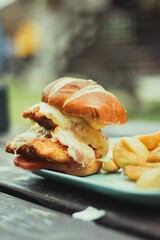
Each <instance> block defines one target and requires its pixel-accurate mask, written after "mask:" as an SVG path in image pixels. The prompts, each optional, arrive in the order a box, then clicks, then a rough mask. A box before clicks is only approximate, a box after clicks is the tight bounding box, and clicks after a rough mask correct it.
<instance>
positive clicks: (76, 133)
mask: <svg viewBox="0 0 160 240" xmlns="http://www.w3.org/2000/svg"><path fill="white" fill-rule="evenodd" d="M23 116H24V117H25V118H30V119H31V120H34V124H33V126H32V127H31V128H30V129H29V130H28V131H26V132H25V133H22V134H18V135H17V136H16V137H15V138H14V139H12V140H11V141H9V143H8V148H7V149H8V152H14V153H15V154H16V153H18V154H21V155H22V156H24V157H27V158H29V159H30V158H31V159H36V158H37V159H42V160H47V161H50V162H55V161H57V162H61V163H63V162H69V161H71V162H73V161H74V162H76V163H78V164H80V165H81V166H82V167H85V166H86V165H88V164H92V163H94V162H95V160H96V158H97V157H101V156H103V155H105V154H106V153H107V151H108V142H107V139H106V137H104V136H103V135H102V132H101V130H96V129H94V128H92V127H91V126H90V125H89V124H88V123H87V122H86V121H85V120H84V119H82V118H80V117H73V116H69V115H65V114H62V113H61V112H60V111H59V110H58V109H56V108H54V107H52V106H50V105H49V104H47V103H44V102H41V103H39V104H36V105H33V106H32V107H31V108H28V109H27V110H26V111H24V113H23ZM41 117H43V118H44V117H45V118H46V119H47V120H50V121H51V122H52V123H53V125H54V128H53V125H52V127H48V129H45V128H44V127H43V121H42V122H41V126H40V125H39V124H37V123H36V122H38V123H39V119H40V118H41ZM49 123H50V122H49ZM57 143H58V144H59V145H58V150H57ZM38 144H39V145H38ZM39 146H40V147H39ZM63 146H65V147H66V148H67V154H68V156H69V158H67V157H64V156H63V157H62V159H61V155H63V154H62V153H64V148H63ZM55 148H56V151H55ZM65 151H66V149H65ZM54 152H56V156H55V154H54ZM97 153H98V154H97ZM57 156H58V159H57ZM55 158H56V159H55ZM63 158H64V159H63Z"/></svg>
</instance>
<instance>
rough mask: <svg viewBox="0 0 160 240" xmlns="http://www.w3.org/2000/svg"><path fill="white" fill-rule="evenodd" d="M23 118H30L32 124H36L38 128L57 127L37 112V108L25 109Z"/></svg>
mask: <svg viewBox="0 0 160 240" xmlns="http://www.w3.org/2000/svg"><path fill="white" fill-rule="evenodd" d="M23 117H24V118H30V119H31V120H33V121H34V122H37V123H38V124H39V125H40V126H42V127H44V128H45V129H48V130H49V129H54V128H56V127H57V125H56V124H55V123H54V122H53V121H52V120H51V119H49V118H47V117H46V116H45V115H44V114H42V113H40V112H39V107H36V108H34V109H32V110H31V109H26V110H25V111H24V112H23Z"/></svg>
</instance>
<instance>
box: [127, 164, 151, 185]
mask: <svg viewBox="0 0 160 240" xmlns="http://www.w3.org/2000/svg"><path fill="white" fill-rule="evenodd" d="M150 169H152V168H150V167H142V166H134V165H128V166H125V170H124V172H125V174H126V175H127V176H128V177H129V178H130V179H131V180H133V181H137V180H138V179H139V177H140V176H141V175H142V174H143V173H144V172H146V171H148V170H150Z"/></svg>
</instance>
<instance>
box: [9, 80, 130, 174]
mask: <svg viewBox="0 0 160 240" xmlns="http://www.w3.org/2000/svg"><path fill="white" fill-rule="evenodd" d="M23 117H24V118H29V119H31V120H32V121H31V122H32V125H31V128H30V129H29V130H28V131H27V132H25V133H22V134H18V135H16V136H15V137H14V138H13V139H11V140H9V141H8V142H7V144H6V152H8V153H12V154H16V157H15V159H14V163H15V165H16V166H19V167H21V168H24V169H30V170H40V169H49V170H53V171H58V172H63V173H67V174H72V175H76V176H87V175H91V174H94V173H97V172H98V171H99V170H100V168H101V164H102V161H100V158H102V157H103V156H104V155H106V154H107V152H108V138H107V136H104V135H103V134H102V130H101V129H102V128H103V127H104V126H106V125H111V124H112V125H113V124H124V123H125V122H126V121H127V116H126V111H125V109H124V107H123V106H122V105H121V103H120V102H119V101H118V99H117V98H116V97H115V96H114V95H113V94H111V93H110V92H107V91H106V90H105V89H104V88H103V87H102V86H100V85H98V84H97V83H96V82H94V81H93V80H85V79H76V78H71V77H64V78H60V79H58V80H56V81H54V82H51V83H50V84H49V85H47V86H46V87H45V88H44V90H43V93H42V99H41V102H40V103H38V104H35V105H33V106H32V107H29V108H27V109H26V110H25V111H24V112H23Z"/></svg>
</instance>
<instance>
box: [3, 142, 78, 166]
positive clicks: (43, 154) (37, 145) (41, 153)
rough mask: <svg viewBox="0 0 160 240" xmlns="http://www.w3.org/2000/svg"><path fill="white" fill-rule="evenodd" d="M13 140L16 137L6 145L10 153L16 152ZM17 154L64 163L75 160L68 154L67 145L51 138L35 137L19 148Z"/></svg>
mask: <svg viewBox="0 0 160 240" xmlns="http://www.w3.org/2000/svg"><path fill="white" fill-rule="evenodd" d="M12 141H14V139H13V140H11V141H9V142H8V144H7V145H6V151H7V152H9V153H14V149H12ZM17 154H21V155H23V156H24V157H26V158H28V159H40V160H45V161H57V162H63V163H64V162H70V161H71V160H73V159H72V158H71V157H70V156H69V155H68V150H67V147H66V146H64V145H62V144H61V143H59V142H52V141H51V139H50V138H45V139H39V138H35V139H34V140H32V141H30V142H28V143H26V144H23V146H21V147H20V148H19V149H17Z"/></svg>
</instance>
